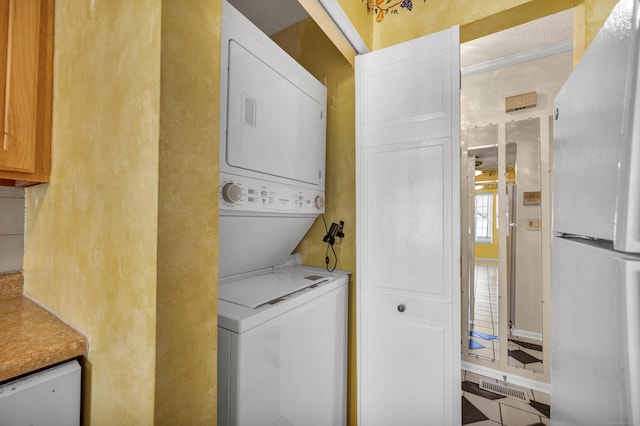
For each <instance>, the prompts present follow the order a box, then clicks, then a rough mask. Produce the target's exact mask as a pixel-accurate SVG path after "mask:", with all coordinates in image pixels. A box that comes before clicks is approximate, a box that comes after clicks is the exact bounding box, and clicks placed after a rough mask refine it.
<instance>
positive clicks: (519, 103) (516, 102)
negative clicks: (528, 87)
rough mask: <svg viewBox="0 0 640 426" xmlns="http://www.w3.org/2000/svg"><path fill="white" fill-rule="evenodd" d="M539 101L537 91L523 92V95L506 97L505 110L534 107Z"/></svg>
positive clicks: (511, 110)
mask: <svg viewBox="0 0 640 426" xmlns="http://www.w3.org/2000/svg"><path fill="white" fill-rule="evenodd" d="M537 102H538V95H537V93H536V92H529V93H523V94H521V95H516V96H509V97H508V98H504V110H505V112H513V111H519V110H521V109H526V108H534V107H535V106H536V105H537Z"/></svg>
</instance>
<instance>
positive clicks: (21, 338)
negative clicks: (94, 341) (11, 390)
mask: <svg viewBox="0 0 640 426" xmlns="http://www.w3.org/2000/svg"><path fill="white" fill-rule="evenodd" d="M0 342H2V344H0V381H4V380H7V379H11V378H13V377H17V376H20V375H23V374H26V373H29V372H31V371H35V370H39V369H41V368H44V367H48V366H50V365H54V364H57V363H59V362H63V361H66V360H68V359H72V358H75V357H77V356H80V355H82V354H84V353H85V352H86V351H87V340H86V338H85V337H84V336H83V335H82V334H80V333H78V332H77V331H76V330H74V329H73V328H71V327H70V326H69V325H67V324H65V323H64V322H63V321H62V320H60V319H59V318H58V317H56V316H55V315H53V314H52V313H50V312H49V311H47V310H46V309H44V308H43V307H41V306H40V305H38V304H37V303H35V302H33V301H32V300H31V299H29V298H28V297H26V296H24V295H23V294H22V274H11V275H0Z"/></svg>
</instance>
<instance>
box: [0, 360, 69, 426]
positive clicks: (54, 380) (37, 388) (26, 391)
mask: <svg viewBox="0 0 640 426" xmlns="http://www.w3.org/2000/svg"><path fill="white" fill-rule="evenodd" d="M79 424H80V365H79V364H78V362H77V361H75V360H72V361H68V362H65V363H64V364H59V365H56V366H55V367H51V368H47V369H45V370H41V371H38V372H36V373H33V374H29V375H27V376H23V377H20V378H19V379H16V380H12V381H10V382H6V383H3V384H0V426H23V425H24V426H26V425H30V426H74V425H79Z"/></svg>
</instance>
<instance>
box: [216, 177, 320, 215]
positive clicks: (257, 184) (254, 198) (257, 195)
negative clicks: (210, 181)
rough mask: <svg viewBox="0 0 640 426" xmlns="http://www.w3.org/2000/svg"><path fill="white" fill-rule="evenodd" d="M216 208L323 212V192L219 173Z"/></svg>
mask: <svg viewBox="0 0 640 426" xmlns="http://www.w3.org/2000/svg"><path fill="white" fill-rule="evenodd" d="M218 199H219V200H220V210H225V211H246V212H250V211H253V212H289V213H315V214H319V213H323V212H324V193H323V192H322V191H314V190H310V189H304V188H298V187H295V186H291V185H283V184H278V183H273V182H267V181H264V180H259V179H252V178H248V177H244V176H233V175H227V174H223V173H221V174H220V189H219V194H218Z"/></svg>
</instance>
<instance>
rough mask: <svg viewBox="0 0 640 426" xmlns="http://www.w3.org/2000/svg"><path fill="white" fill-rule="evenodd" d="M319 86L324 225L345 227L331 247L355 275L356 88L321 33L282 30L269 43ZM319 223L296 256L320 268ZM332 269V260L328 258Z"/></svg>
mask: <svg viewBox="0 0 640 426" xmlns="http://www.w3.org/2000/svg"><path fill="white" fill-rule="evenodd" d="M272 38H273V40H274V41H275V42H276V43H277V44H279V45H280V46H281V47H282V48H283V49H284V50H286V51H287V52H288V53H289V54H290V55H291V56H292V57H293V58H295V59H296V60H297V61H298V62H299V63H300V64H302V65H303V66H304V67H305V68H306V69H307V70H309V72H311V73H312V74H313V75H314V76H315V77H316V78H317V79H319V80H320V81H326V83H325V84H326V86H327V170H326V208H325V218H326V221H327V225H331V222H336V223H337V222H339V221H340V220H343V221H344V222H345V227H344V233H345V238H344V239H343V241H342V244H336V245H334V247H335V250H336V253H337V255H338V258H339V259H340V261H339V262H338V267H337V268H338V269H346V270H350V271H353V272H354V273H355V269H356V251H355V243H356V236H355V220H356V215H355V210H356V206H355V83H354V74H353V68H352V67H351V65H350V64H349V63H348V62H347V60H346V59H344V57H343V56H342V55H341V54H340V53H339V52H338V50H336V49H335V48H334V47H333V46H332V45H331V42H330V41H329V39H328V38H327V37H326V36H325V35H324V33H323V32H322V31H321V30H320V28H319V27H318V26H317V25H316V24H315V23H314V22H313V21H312V20H310V19H307V20H305V21H302V22H301V23H299V24H297V25H294V26H293V27H290V28H287V29H286V30H283V31H281V32H279V33H277V34H275V35H274V36H273V37H272ZM324 235H325V229H324V224H323V222H322V218H321V217H320V218H318V219H317V220H316V221H315V223H314V224H313V226H312V227H311V229H310V230H309V232H308V233H307V235H306V236H305V237H304V239H303V240H302V241H301V242H300V244H299V246H298V248H297V249H296V251H297V252H298V253H300V255H301V257H302V261H303V263H305V264H308V265H314V266H319V267H325V262H324V259H325V250H326V244H324V243H323V242H322V237H324ZM331 266H333V255H331ZM349 305H350V309H349V361H348V362H349V384H348V395H349V396H348V398H349V401H348V418H349V424H351V425H355V424H356V411H355V407H356V376H355V374H356V370H355V362H356V347H355V276H352V277H351V280H350V288H349Z"/></svg>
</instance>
